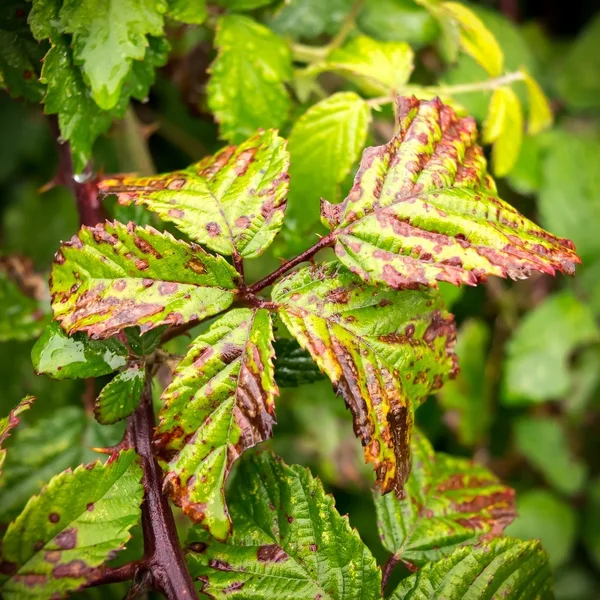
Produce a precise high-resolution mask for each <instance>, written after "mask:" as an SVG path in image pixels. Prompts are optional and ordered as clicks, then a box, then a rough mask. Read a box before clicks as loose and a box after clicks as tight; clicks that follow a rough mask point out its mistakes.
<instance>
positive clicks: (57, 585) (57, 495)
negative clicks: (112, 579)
mask: <svg viewBox="0 0 600 600" xmlns="http://www.w3.org/2000/svg"><path fill="white" fill-rule="evenodd" d="M141 479H142V469H141V467H140V465H139V460H138V457H137V455H136V454H135V452H134V451H133V450H126V451H123V452H121V453H120V454H119V455H115V456H113V457H111V458H110V459H109V460H108V461H107V462H106V463H104V464H102V463H101V462H100V461H97V462H95V463H93V464H91V465H87V466H83V465H82V466H79V467H77V468H76V469H75V470H74V471H71V470H70V469H68V470H67V471H63V472H62V473H60V474H59V475H56V476H55V477H53V478H52V479H51V480H50V482H49V483H48V485H47V486H46V487H45V488H43V489H42V491H41V492H40V494H39V495H37V496H33V497H32V498H31V499H30V500H29V502H28V503H27V505H26V506H25V508H24V509H23V512H22V513H21V514H20V515H19V516H18V517H17V518H16V519H15V520H14V521H13V522H12V523H11V524H10V525H9V526H8V529H7V530H6V533H5V535H4V539H3V540H2V550H1V554H0V563H4V564H11V565H13V567H12V568H11V572H10V573H3V574H0V586H1V587H2V594H3V596H2V597H3V598H6V599H7V600H9V599H10V600H12V599H15V600H16V599H17V598H25V597H27V598H29V597H33V596H34V595H35V596H36V597H44V598H50V597H61V598H62V597H63V596H65V595H66V594H67V593H68V592H73V591H75V590H77V589H79V588H81V587H82V586H83V585H84V584H85V583H86V581H87V580H88V579H89V578H91V577H92V576H93V575H94V574H95V573H96V569H97V568H98V567H99V566H100V565H102V564H103V563H104V562H105V561H106V560H108V559H109V558H110V557H111V556H112V555H113V553H114V552H115V551H118V550H121V549H122V548H123V547H124V546H125V544H126V543H127V541H128V540H129V539H130V537H131V536H130V534H129V530H130V529H131V528H132V527H133V526H134V525H135V524H136V523H137V522H138V519H139V517H140V505H141V503H142V498H143V493H144V491H143V488H142V484H141ZM90 503H92V504H93V506H94V511H91V512H90V511H89V510H88V505H89V504H90Z"/></svg>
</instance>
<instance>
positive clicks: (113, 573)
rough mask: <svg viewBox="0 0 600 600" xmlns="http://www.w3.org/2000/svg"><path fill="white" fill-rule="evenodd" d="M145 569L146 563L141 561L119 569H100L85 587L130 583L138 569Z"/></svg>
mask: <svg viewBox="0 0 600 600" xmlns="http://www.w3.org/2000/svg"><path fill="white" fill-rule="evenodd" d="M145 567H146V561H145V560H143V559H142V560H134V561H133V562H130V563H127V564H126V565H123V566H121V567H100V568H99V569H97V570H96V572H95V573H94V574H93V575H92V577H91V579H90V580H89V581H88V582H87V583H86V584H85V587H95V586H98V585H106V584H109V583H120V582H122V581H130V580H132V579H133V578H134V577H135V575H136V573H137V572H138V571H139V570H140V569H144V568H145Z"/></svg>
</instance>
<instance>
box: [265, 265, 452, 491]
mask: <svg viewBox="0 0 600 600" xmlns="http://www.w3.org/2000/svg"><path fill="white" fill-rule="evenodd" d="M273 300H274V301H275V302H277V304H278V305H279V314H280V315H281V318H282V320H283V322H284V323H285V325H286V326H287V328H288V329H289V330H290V332H291V333H292V334H293V335H294V337H295V338H296V339H297V340H298V341H299V342H300V345H301V346H302V347H303V348H305V349H306V350H308V351H309V352H310V354H311V356H312V357H313V359H314V361H315V362H316V363H317V365H318V366H319V368H320V369H321V370H322V371H324V372H325V373H326V374H327V375H328V376H329V378H330V379H331V381H332V383H333V385H334V387H335V389H336V391H337V392H338V393H339V394H341V395H342V396H343V397H344V400H345V401H346V405H347V406H348V408H349V409H350V410H351V411H352V415H353V417H354V431H355V432H356V434H357V436H359V437H360V439H361V442H362V444H363V446H364V449H365V458H366V460H367V461H368V462H372V463H373V464H374V466H375V470H376V472H377V481H378V485H379V487H380V488H381V490H382V491H383V492H384V493H386V492H389V491H391V490H392V489H395V491H396V493H397V494H401V492H402V488H403V485H404V482H405V481H406V479H407V477H408V474H409V472H410V448H409V441H410V434H411V429H412V422H413V411H414V409H415V408H416V407H417V406H418V404H419V403H420V402H421V401H422V400H424V398H425V397H426V396H427V395H428V394H429V393H430V392H431V391H432V389H436V388H437V387H439V386H441V384H442V381H443V379H444V378H445V377H447V376H448V375H449V374H451V373H453V372H454V369H455V357H454V354H453V352H452V348H453V345H454V341H455V326H454V320H453V317H452V315H450V314H448V313H447V312H446V311H445V309H444V304H443V301H442V299H441V297H440V296H439V294H438V293H437V292H434V291H433V290H430V291H406V292H404V293H402V294H398V293H397V292H394V291H392V290H386V289H381V288H374V287H369V286H367V285H365V283H364V282H363V281H361V280H360V279H359V278H358V277H356V276H355V275H353V274H352V273H350V272H348V271H347V270H346V269H345V268H344V267H343V266H341V265H340V264H339V263H329V264H325V265H321V266H319V267H316V268H315V267H309V268H305V269H301V270H299V271H296V272H295V273H292V274H291V275H289V276H288V277H286V278H285V279H283V280H282V281H281V282H280V283H278V284H277V285H276V286H275V288H274V290H273Z"/></svg>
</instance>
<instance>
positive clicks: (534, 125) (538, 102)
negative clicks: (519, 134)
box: [521, 67, 554, 135]
mask: <svg viewBox="0 0 600 600" xmlns="http://www.w3.org/2000/svg"><path fill="white" fill-rule="evenodd" d="M521 72H522V73H523V75H524V77H525V85H526V86H527V101H528V105H529V111H528V119H527V132H528V133H530V134H531V135H536V134H537V133H540V132H541V131H544V130H545V129H548V128H549V127H550V126H551V125H552V122H553V121H554V116H553V114H552V108H551V107H550V102H549V101H548V98H546V94H544V90H542V88H541V86H540V84H539V83H538V82H537V81H536V80H535V79H534V78H533V77H532V76H531V75H530V74H529V73H528V72H527V71H526V70H525V68H523V67H522V68H521Z"/></svg>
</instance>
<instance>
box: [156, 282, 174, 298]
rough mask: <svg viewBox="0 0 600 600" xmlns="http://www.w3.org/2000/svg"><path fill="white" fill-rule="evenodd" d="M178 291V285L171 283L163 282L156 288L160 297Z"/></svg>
mask: <svg viewBox="0 0 600 600" xmlns="http://www.w3.org/2000/svg"><path fill="white" fill-rule="evenodd" d="M178 289H179V285H178V284H176V283H174V282H172V281H165V282H164V283H161V284H160V285H159V286H158V292H159V294H160V295H161V296H170V295H171V294H174V293H175V292H176V291H177V290H178Z"/></svg>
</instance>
